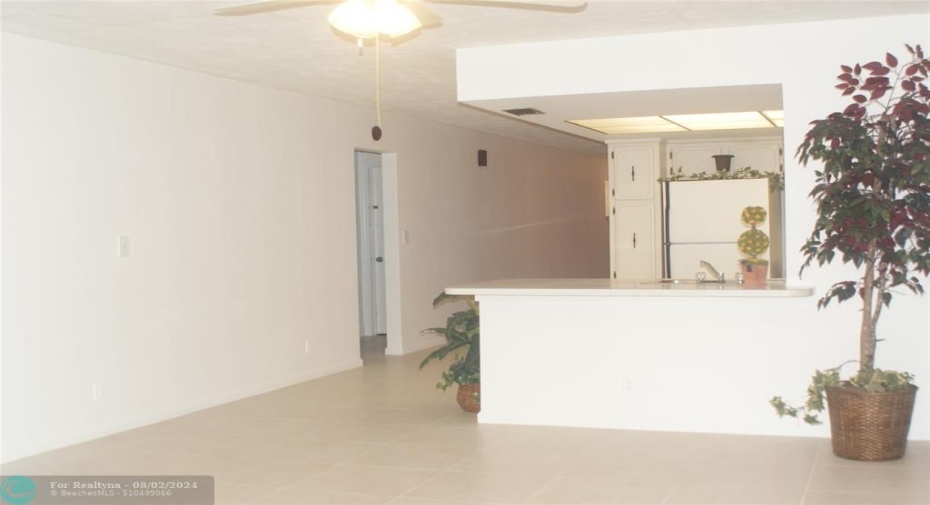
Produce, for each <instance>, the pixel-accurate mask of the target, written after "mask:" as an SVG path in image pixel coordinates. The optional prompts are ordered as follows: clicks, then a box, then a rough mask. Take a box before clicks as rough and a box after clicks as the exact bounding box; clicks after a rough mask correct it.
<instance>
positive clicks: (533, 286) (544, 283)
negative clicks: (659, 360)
mask: <svg viewBox="0 0 930 505" xmlns="http://www.w3.org/2000/svg"><path fill="white" fill-rule="evenodd" d="M446 293H448V294H450V295H504V296H565V295H568V296H657V297H735V298H793V297H803V296H812V295H813V294H814V288H813V287H812V286H804V285H800V286H796V285H792V286H789V285H787V284H786V283H785V281H784V280H771V281H769V282H768V283H767V284H766V285H765V286H764V287H746V286H741V285H739V284H737V283H735V282H733V281H727V282H726V283H724V284H719V283H716V282H702V283H697V282H695V281H693V280H682V281H679V282H677V283H676V282H668V281H660V280H636V279H501V280H494V281H484V282H476V283H473V284H461V285H458V286H450V287H448V288H446Z"/></svg>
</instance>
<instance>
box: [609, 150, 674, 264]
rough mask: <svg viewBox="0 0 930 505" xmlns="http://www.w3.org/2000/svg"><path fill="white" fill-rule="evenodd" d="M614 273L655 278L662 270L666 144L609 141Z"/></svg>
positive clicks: (611, 247)
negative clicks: (662, 182)
mask: <svg viewBox="0 0 930 505" xmlns="http://www.w3.org/2000/svg"><path fill="white" fill-rule="evenodd" d="M608 146H609V153H610V154H609V156H610V194H609V195H608V196H609V204H610V208H609V217H610V276H611V277H612V278H615V279H647V278H648V279H651V278H655V277H656V275H658V273H659V265H660V261H661V255H660V254H658V252H659V246H660V245H661V244H660V242H659V240H660V238H661V234H660V228H659V221H658V219H657V217H656V216H658V215H659V182H658V179H659V177H661V175H662V156H663V153H664V151H663V150H662V144H661V143H660V142H659V141H658V140H656V141H650V142H642V141H639V142H608Z"/></svg>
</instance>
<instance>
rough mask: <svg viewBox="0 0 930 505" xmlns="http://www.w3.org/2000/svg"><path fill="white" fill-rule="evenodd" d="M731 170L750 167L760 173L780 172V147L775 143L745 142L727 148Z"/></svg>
mask: <svg viewBox="0 0 930 505" xmlns="http://www.w3.org/2000/svg"><path fill="white" fill-rule="evenodd" d="M728 150H729V154H732V155H733V156H734V157H733V170H737V169H740V168H744V167H752V168H754V169H756V170H758V171H760V172H780V171H781V164H782V161H781V156H782V155H781V153H782V150H781V145H780V144H779V143H777V142H746V143H744V144H733V145H731V146H730V147H729V149H728Z"/></svg>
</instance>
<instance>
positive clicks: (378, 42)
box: [375, 35, 381, 126]
mask: <svg viewBox="0 0 930 505" xmlns="http://www.w3.org/2000/svg"><path fill="white" fill-rule="evenodd" d="M375 109H377V111H378V126H381V36H380V35H375Z"/></svg>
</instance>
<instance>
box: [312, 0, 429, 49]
mask: <svg viewBox="0 0 930 505" xmlns="http://www.w3.org/2000/svg"><path fill="white" fill-rule="evenodd" d="M328 19H329V24H330V25H332V27H333V28H335V29H337V30H339V31H341V32H343V33H348V34H349V35H352V36H353V37H355V38H358V39H370V38H373V37H375V36H376V35H378V34H379V33H380V34H381V35H386V36H388V37H399V36H401V35H406V34H408V33H410V32H412V31H414V30H417V29H418V28H420V27H421V26H423V25H422V24H421V23H420V20H419V19H417V17H416V15H414V13H413V12H411V11H410V9H408V8H406V7H404V6H403V5H400V4H399V3H397V0H346V1H345V2H344V3H342V4H340V5H339V6H338V7H336V9H335V10H333V12H332V13H330V15H329V18H328Z"/></svg>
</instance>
